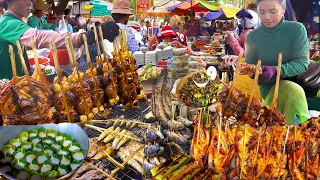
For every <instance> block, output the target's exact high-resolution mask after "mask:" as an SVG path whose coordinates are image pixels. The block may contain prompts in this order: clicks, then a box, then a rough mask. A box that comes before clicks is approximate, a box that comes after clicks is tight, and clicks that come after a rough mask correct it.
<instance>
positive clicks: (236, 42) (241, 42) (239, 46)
mask: <svg viewBox="0 0 320 180" xmlns="http://www.w3.org/2000/svg"><path fill="white" fill-rule="evenodd" d="M251 31H252V29H246V30H244V31H243V32H242V33H241V34H240V37H239V39H237V38H235V37H234V36H232V35H230V36H229V37H228V39H227V41H226V42H227V43H228V44H229V45H230V47H231V48H232V50H233V53H234V55H237V56H238V55H239V54H240V52H241V51H243V57H246V51H245V41H246V38H247V35H248V34H249V32H251Z"/></svg>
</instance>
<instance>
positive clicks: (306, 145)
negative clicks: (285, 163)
mask: <svg viewBox="0 0 320 180" xmlns="http://www.w3.org/2000/svg"><path fill="white" fill-rule="evenodd" d="M308 143H309V137H308V138H307V139H306V141H305V142H304V146H305V148H304V152H305V154H304V157H305V162H304V163H305V170H306V172H305V179H308V173H309V171H308V168H309V167H308Z"/></svg>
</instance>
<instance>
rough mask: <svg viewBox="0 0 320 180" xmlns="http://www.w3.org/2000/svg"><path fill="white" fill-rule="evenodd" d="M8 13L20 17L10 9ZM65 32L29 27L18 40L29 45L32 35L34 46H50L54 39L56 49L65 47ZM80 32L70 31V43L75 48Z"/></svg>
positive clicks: (39, 47)
mask: <svg viewBox="0 0 320 180" xmlns="http://www.w3.org/2000/svg"><path fill="white" fill-rule="evenodd" d="M7 12H8V13H10V14H12V15H14V16H15V17H16V18H18V19H22V17H20V16H19V15H17V14H16V13H14V12H13V11H11V10H8V11H7ZM66 35H67V33H58V32H55V31H42V30H37V29H33V28H30V29H28V30H27V31H26V32H24V33H23V35H22V36H21V37H20V39H19V41H20V44H21V45H22V46H27V47H31V42H30V38H31V37H32V38H33V39H34V40H35V41H36V48H37V49H41V48H50V44H51V41H52V39H54V41H55V43H56V46H57V48H58V49H66V43H65V38H66ZM80 37H81V36H80V34H78V33H70V38H71V41H72V45H73V46H74V47H75V48H78V47H80V46H81V45H80Z"/></svg>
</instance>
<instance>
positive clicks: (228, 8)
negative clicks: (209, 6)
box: [220, 4, 241, 18]
mask: <svg viewBox="0 0 320 180" xmlns="http://www.w3.org/2000/svg"><path fill="white" fill-rule="evenodd" d="M240 10H241V9H240V8H237V7H235V6H234V5H233V4H226V5H223V6H221V8H220V11H223V13H224V14H225V15H226V17H227V18H233V17H234V16H235V15H236V14H237V13H238V12H239V11H240Z"/></svg>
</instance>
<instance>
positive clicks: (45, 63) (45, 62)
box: [29, 57, 50, 66]
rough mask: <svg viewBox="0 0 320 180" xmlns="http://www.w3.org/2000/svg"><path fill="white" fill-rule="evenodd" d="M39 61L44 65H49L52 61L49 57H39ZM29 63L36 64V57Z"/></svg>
mask: <svg viewBox="0 0 320 180" xmlns="http://www.w3.org/2000/svg"><path fill="white" fill-rule="evenodd" d="M38 61H39V64H41V65H44V66H47V65H49V63H50V59H49V58H47V57H39V58H38ZM29 64H30V66H32V65H34V64H35V62H34V58H30V59H29Z"/></svg>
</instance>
